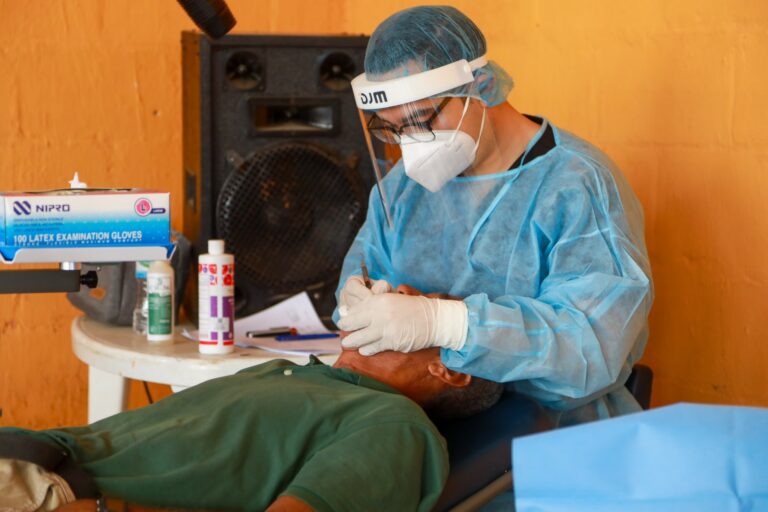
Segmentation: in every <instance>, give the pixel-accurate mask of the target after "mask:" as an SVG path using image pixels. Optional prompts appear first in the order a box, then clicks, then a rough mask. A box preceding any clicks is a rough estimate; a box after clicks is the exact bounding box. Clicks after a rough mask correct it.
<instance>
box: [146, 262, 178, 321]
mask: <svg viewBox="0 0 768 512" xmlns="http://www.w3.org/2000/svg"><path fill="white" fill-rule="evenodd" d="M147 288H148V289H149V294H148V300H147V302H148V308H147V313H148V315H147V332H148V333H149V334H171V332H172V324H173V322H172V320H173V303H172V301H171V297H172V295H171V280H170V279H169V278H167V277H163V276H159V277H156V276H151V277H150V278H149V279H148V282H147Z"/></svg>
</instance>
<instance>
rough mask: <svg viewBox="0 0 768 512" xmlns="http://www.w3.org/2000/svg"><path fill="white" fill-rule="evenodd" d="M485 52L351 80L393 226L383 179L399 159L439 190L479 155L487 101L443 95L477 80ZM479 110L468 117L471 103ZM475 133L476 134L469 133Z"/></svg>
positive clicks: (419, 178) (417, 178)
mask: <svg viewBox="0 0 768 512" xmlns="http://www.w3.org/2000/svg"><path fill="white" fill-rule="evenodd" d="M485 63H486V60H485V58H484V57H481V58H479V59H475V60H474V61H472V62H467V61H466V60H461V61H457V62H453V63H451V64H448V65H446V66H443V67H440V68H436V69H433V70H430V71H425V72H421V73H416V74H413V75H410V76H405V77H401V78H395V79H392V80H386V81H377V82H372V81H368V80H367V79H366V77H365V74H363V75H360V76H358V77H356V78H355V79H354V80H353V81H352V89H353V92H354V94H355V100H356V102H357V106H358V110H359V114H360V120H361V123H362V125H363V131H364V134H365V138H366V142H367V144H368V151H369V153H370V157H371V160H372V162H373V168H374V171H375V172H376V178H377V183H378V187H379V192H380V197H381V200H382V203H383V204H382V206H383V208H384V211H385V212H386V215H387V221H388V223H389V225H390V226H392V220H391V217H390V212H391V210H390V206H391V205H390V202H389V198H387V196H386V192H385V188H384V187H383V186H382V181H383V180H384V178H385V177H386V175H387V173H389V172H390V171H391V170H392V169H393V168H394V166H395V165H396V164H398V162H400V164H402V165H403V166H404V168H405V173H406V175H408V177H409V178H411V179H413V180H414V181H416V182H417V183H419V184H420V185H422V186H423V187H424V188H426V189H427V190H429V191H430V192H438V191H439V190H440V189H441V188H442V187H443V186H444V185H445V184H446V183H447V182H448V181H450V180H451V179H453V178H455V177H456V176H458V175H459V174H461V173H462V172H463V171H464V170H466V169H467V168H468V167H470V166H471V165H472V163H473V161H474V160H475V156H476V153H477V150H478V146H479V136H480V134H482V133H483V130H484V128H485V121H486V118H485V106H484V104H483V103H482V102H481V101H479V100H476V99H474V98H470V97H456V96H442V97H441V96H440V94H441V93H444V92H446V91H450V90H451V89H455V88H457V87H460V86H462V85H466V84H469V83H471V82H472V81H473V80H474V77H473V73H472V71H473V70H474V69H477V68H479V67H482V66H483V65H485ZM471 104H474V107H475V109H481V112H482V114H481V115H474V116H468V112H469V109H470V105H471ZM470 134H472V135H470Z"/></svg>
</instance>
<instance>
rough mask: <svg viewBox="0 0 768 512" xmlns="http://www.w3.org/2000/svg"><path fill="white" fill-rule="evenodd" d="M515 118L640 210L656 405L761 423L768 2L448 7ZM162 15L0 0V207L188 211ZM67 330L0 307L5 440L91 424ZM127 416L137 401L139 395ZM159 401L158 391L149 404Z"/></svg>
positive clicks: (271, 21) (265, 5)
mask: <svg viewBox="0 0 768 512" xmlns="http://www.w3.org/2000/svg"><path fill="white" fill-rule="evenodd" d="M451 3H452V4H453V5H455V6H457V7H459V8H460V9H462V10H463V11H465V12H466V13H467V14H468V15H470V17H472V18H473V19H474V20H475V21H476V22H477V23H478V25H479V26H480V27H481V28H482V29H483V31H484V32H485V34H486V36H487V38H488V43H489V55H490V57H491V58H493V59H495V60H497V61H499V62H500V63H501V64H502V65H504V66H505V67H506V68H507V69H508V70H509V72H510V73H511V74H512V76H513V77H514V78H515V80H516V82H517V86H516V88H515V90H514V91H513V92H512V95H511V96H510V101H511V103H512V104H513V105H515V106H516V107H517V108H518V109H520V110H522V111H524V112H528V113H536V114H541V115H545V116H547V117H549V118H550V119H551V120H552V121H553V122H555V123H556V124H558V125H559V126H561V127H563V128H565V129H568V130H571V131H573V132H575V133H577V134H579V135H581V136H583V137H585V138H587V139H589V140H591V141H592V142H594V143H595V144H596V145H598V146H600V147H602V148H603V149H605V150H606V151H607V152H608V153H609V154H610V155H611V156H612V157H613V158H614V159H615V160H616V161H617V162H618V163H619V164H620V166H621V167H622V168H623V169H624V171H625V173H626V174H627V176H628V178H629V180H630V182H631V183H632V184H633V186H634V187H635V190H636V191H637V193H638V195H639V196H640V199H641V201H642V203H643V205H644V206H645V210H646V217H647V218H646V228H647V229H646V233H647V239H648V246H649V249H650V253H651V260H652V264H653V269H654V278H655V282H656V297H657V298H656V303H655V306H654V310H653V313H652V317H651V340H650V344H649V347H648V350H647V356H646V361H647V362H649V363H650V364H651V365H652V366H653V367H654V370H655V371H656V381H655V385H656V388H655V390H654V393H655V396H654V401H655V403H656V404H657V405H660V404H664V403H669V402H674V401H680V400H687V401H706V402H716V403H736V404H754V405H764V406H768V382H766V379H765V377H764V370H763V369H764V367H766V366H767V365H768V344H766V343H765V340H766V339H768V327H766V323H765V322H764V321H763V316H764V315H765V313H766V311H767V310H768V307H767V306H768V298H767V297H768V294H767V293H766V289H768V270H767V269H768V267H766V265H765V264H764V261H765V260H768V206H766V205H768V192H766V191H767V190H768V177H767V176H766V173H765V172H764V169H765V168H766V165H767V164H768V130H766V128H765V124H764V119H765V117H766V113H768V85H767V84H766V82H767V79H768V73H766V72H765V71H764V69H763V68H764V66H763V64H764V63H765V62H768V4H766V3H765V2H764V0H752V1H747V0H742V1H728V2H726V1H725V0H723V1H719V2H715V1H699V0H685V1H683V0H681V1H677V2H665V1H663V0H652V1H651V0H649V1H647V2H618V3H617V2H608V1H603V0H588V1H587V0H584V1H575V0H563V1H558V2H552V1H543V0H537V1H522V0H520V1H501V0H500V1H489V0H474V1H464V0H462V1H454V2H451ZM229 4H230V6H231V7H232V9H233V11H234V12H235V14H236V16H237V18H238V20H239V25H238V28H237V30H238V31H260V32H273V33H318V34H319V33H338V32H349V33H360V32H370V31H371V30H373V28H374V27H375V25H376V24H377V22H378V21H380V20H381V19H383V18H384V17H386V16H387V15H388V14H390V13H391V12H394V11H396V10H398V9H400V8H402V7H405V6H408V5H415V4H416V2H403V1H399V2H398V1H382V0H380V1H377V2H372V1H351V0H345V1H342V0H336V1H333V0H324V1H312V2H310V1H305V2H301V1H278V0H274V1H263V0H262V1H259V0H229ZM191 28H192V23H191V21H189V20H188V19H187V18H186V17H185V15H184V14H183V12H182V11H181V10H180V8H179V7H178V6H177V5H176V2H175V1H174V0H58V1H57V0H26V1H22V0H0V68H2V69H3V73H2V75H0V119H2V120H3V122H2V123H0V190H22V189H40V188H50V187H55V186H62V185H65V184H66V180H68V179H69V178H70V177H71V174H72V171H74V170H79V171H80V172H81V175H82V176H83V177H84V178H85V179H86V180H87V181H88V182H89V183H90V184H92V185H98V186H143V187H152V188H158V189H163V190H170V191H171V192H172V193H173V210H174V216H173V222H174V225H175V226H180V221H181V219H180V217H179V216H178V212H179V205H180V199H181V179H180V176H181V173H180V168H181V149H180V144H181V138H180V133H181V112H180V103H181V100H180V64H179V63H180V58H179V54H180V49H179V32H180V31H181V30H185V29H191ZM75 315H76V311H75V310H74V309H73V308H71V307H70V306H69V305H68V303H67V302H66V300H65V299H64V298H63V297H61V296H57V295H38V296H23V297H19V296H0V407H1V408H2V409H3V416H2V417H1V418H0V425H6V424H16V425H22V426H30V427H44V426H51V425H56V424H62V423H79V422H82V421H84V420H85V391H86V379H85V375H86V372H85V367H84V365H82V364H81V363H79V362H78V361H77V359H76V358H75V357H74V356H73V355H72V353H71V350H70V346H69V344H70V341H69V323H70V321H71V319H72V318H73V317H74V316H75ZM133 391H134V393H133V398H132V403H133V404H134V405H140V404H142V403H144V398H143V396H141V394H140V393H137V392H136V391H138V388H137V387H134V390H133ZM155 391H156V392H157V393H161V394H162V393H164V392H165V390H164V389H159V388H156V389H155Z"/></svg>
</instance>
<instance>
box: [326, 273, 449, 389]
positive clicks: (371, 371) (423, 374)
mask: <svg viewBox="0 0 768 512" xmlns="http://www.w3.org/2000/svg"><path fill="white" fill-rule="evenodd" d="M396 293H402V294H404V295H422V293H421V292H420V291H419V290H417V289H416V288H413V287H411V286H408V285H403V284H401V285H400V286H398V287H397V290H396ZM426 295H427V297H432V298H441V299H457V298H456V297H449V296H447V295H444V294H426ZM458 300H460V299H458ZM346 335H347V333H346V332H344V331H342V332H341V337H342V338H343V337H345V336H346ZM430 365H432V366H433V368H434V366H435V365H440V366H442V362H441V360H440V349H439V348H427V349H424V350H419V351H416V352H408V353H406V352H394V351H391V350H388V351H385V352H379V353H378V354H375V355H372V356H363V355H360V353H359V352H358V351H357V349H344V350H342V352H341V355H340V356H339V358H338V359H337V360H336V364H334V365H333V366H334V367H336V368H348V369H350V370H353V371H356V372H358V373H361V374H363V375H366V376H368V377H371V378H374V379H376V380H378V381H380V382H384V383H385V384H389V385H390V386H392V387H393V388H395V389H398V390H399V391H400V392H402V393H403V394H405V395H407V396H409V397H410V398H413V399H414V400H416V401H417V402H419V401H420V399H421V398H424V397H425V396H429V395H431V394H433V393H438V392H440V390H442V389H443V388H444V387H445V383H444V382H443V381H441V380H439V379H436V378H435V377H434V376H433V375H432V374H431V373H430V372H429V367H430Z"/></svg>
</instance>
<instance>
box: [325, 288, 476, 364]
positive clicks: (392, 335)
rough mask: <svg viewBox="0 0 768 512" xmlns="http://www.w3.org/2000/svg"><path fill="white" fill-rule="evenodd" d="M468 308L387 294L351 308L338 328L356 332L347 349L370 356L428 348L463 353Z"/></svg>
mask: <svg viewBox="0 0 768 512" xmlns="http://www.w3.org/2000/svg"><path fill="white" fill-rule="evenodd" d="M467 317H468V313H467V306H466V305H465V304H464V302H462V301H458V300H445V299H431V298H428V297H424V296H412V295H402V294H395V293H385V294H381V295H373V294H372V295H371V296H370V297H368V298H367V299H365V300H363V301H361V302H358V303H357V304H355V305H354V306H351V307H350V308H349V311H348V312H347V314H346V315H345V316H344V317H343V318H342V319H341V320H340V321H339V328H340V329H343V330H345V331H355V332H352V333H351V334H349V335H348V336H347V337H346V338H344V339H343V340H342V342H341V344H342V345H343V346H344V347H345V348H358V349H359V351H360V354H362V355H364V356H371V355H373V354H377V353H379V352H382V351H384V350H396V351H398V352H413V351H416V350H421V349H423V348H428V347H445V348H449V349H452V350H460V349H461V348H462V347H463V346H464V343H465V342H466V340H467Z"/></svg>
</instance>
